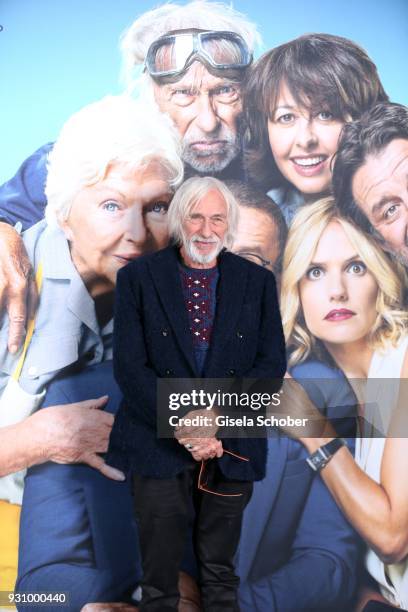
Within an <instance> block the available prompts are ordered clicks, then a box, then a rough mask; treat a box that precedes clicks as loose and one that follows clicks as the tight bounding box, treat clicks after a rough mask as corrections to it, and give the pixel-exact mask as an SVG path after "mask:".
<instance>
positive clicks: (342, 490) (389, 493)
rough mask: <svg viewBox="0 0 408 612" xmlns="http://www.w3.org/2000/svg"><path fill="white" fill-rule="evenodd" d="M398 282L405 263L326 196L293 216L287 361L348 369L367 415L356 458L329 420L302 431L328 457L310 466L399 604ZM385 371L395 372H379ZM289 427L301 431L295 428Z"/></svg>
mask: <svg viewBox="0 0 408 612" xmlns="http://www.w3.org/2000/svg"><path fill="white" fill-rule="evenodd" d="M333 245H335V248H333ZM405 283H406V276H405V273H404V269H403V268H402V267H401V266H399V265H398V264H396V263H395V262H393V261H392V259H391V258H390V257H389V256H388V255H387V254H386V253H385V252H384V251H383V250H382V249H381V248H380V247H379V246H378V245H377V244H376V243H375V242H374V241H373V240H372V239H371V238H370V237H369V236H367V235H366V234H364V233H363V232H362V231H361V230H359V229H358V228H357V227H356V226H355V225H354V224H352V223H351V222H350V221H347V220H345V219H344V218H342V217H340V216H339V213H338V211H337V209H336V207H335V205H334V201H333V200H331V199H323V200H320V201H318V202H316V203H315V204H311V205H308V206H305V207H304V208H303V209H302V210H301V211H299V212H298V213H297V215H296V216H295V218H294V220H293V223H292V226H291V229H290V231H289V237H288V242H287V246H286V250H285V255H284V273H283V277H282V296H281V307H282V312H283V313H284V314H283V323H284V329H285V335H286V339H287V346H288V350H289V355H290V357H289V364H291V365H292V366H294V365H296V364H298V363H303V369H304V370H305V369H307V364H308V361H309V360H310V359H312V358H318V359H320V360H322V361H324V362H329V363H333V365H334V366H335V367H337V368H339V369H340V370H341V371H343V372H344V374H345V375H346V376H347V378H348V380H349V382H350V384H351V386H352V388H353V390H354V392H355V394H356V397H357V399H358V403H359V406H360V416H362V417H364V420H365V425H364V429H363V430H362V431H361V432H360V435H361V436H362V437H361V438H358V439H357V444H356V453H355V459H353V456H352V455H351V453H350V452H349V451H348V450H347V448H346V447H344V446H343V445H342V443H341V441H340V440H339V439H336V438H335V436H336V433H335V431H334V429H332V427H331V426H330V425H327V429H326V430H325V433H324V434H323V435H320V437H315V438H306V437H301V438H300V440H301V442H302V443H303V444H304V445H305V447H306V448H307V450H308V452H309V453H311V457H310V458H311V460H312V461H313V460H316V461H318V459H319V452H320V451H319V449H320V448H321V447H323V451H325V450H327V452H328V455H329V459H330V463H329V465H328V466H327V467H326V464H327V461H323V462H320V463H319V462H318V463H317V464H315V469H317V470H318V471H320V470H321V475H322V478H323V480H324V481H325V483H326V485H327V486H328V487H329V489H330V491H331V492H332V494H333V496H334V498H335V499H336V502H337V503H338V504H339V506H340V508H341V509H342V511H343V512H344V513H345V515H346V516H347V518H348V519H349V520H350V521H351V523H352V524H353V526H354V527H355V528H356V530H357V531H358V532H359V533H360V535H361V536H362V537H363V539H364V540H365V541H366V543H367V547H368V552H367V555H366V568H367V570H368V572H369V573H370V574H371V575H372V577H373V578H374V579H375V580H376V581H377V583H378V585H379V588H380V590H381V593H382V594H383V596H384V597H385V598H386V600H388V601H389V602H390V603H391V604H393V605H397V606H400V607H402V608H404V609H406V608H407V607H408V566H407V554H408V527H407V525H408V488H407V486H406V482H407V481H406V478H405V476H404V475H405V474H406V472H407V469H408V463H407V460H408V441H407V439H406V437H405V438H397V437H396V436H397V435H400V436H404V430H403V425H404V422H403V419H402V418H401V415H402V416H403V414H404V412H405V408H406V406H405V404H404V403H403V400H402V397H403V387H402V386H401V389H400V385H399V380H398V379H399V378H406V377H407V376H408V352H407V349H408V336H407V321H408V315H407V313H406V311H404V310H403V309H402V296H403V290H404V286H405ZM389 378H391V379H397V380H396V381H388V382H387V381H386V380H384V379H389ZM400 391H401V392H400ZM291 398H292V400H293V404H292V408H291V409H292V410H293V406H295V410H296V411H298V412H299V413H301V412H303V411H307V410H308V409H311V414H313V408H311V406H310V401H309V400H308V398H307V396H306V395H305V394H301V395H298V396H296V395H294V396H289V397H287V398H286V400H287V401H288V402H289V403H290V402H291ZM299 400H301V401H299ZM288 405H289V404H288ZM377 406H378V407H377ZM289 433H290V434H291V435H294V436H296V437H299V432H297V433H296V429H291V430H290V431H289ZM406 433H407V428H406V416H405V436H406ZM378 435H382V436H383V437H375V436H378ZM387 435H388V436H390V437H388V438H387V437H386V436H387ZM330 445H331V446H333V445H335V448H331V447H330ZM329 447H330V448H329ZM316 451H317V452H316ZM331 453H332V457H331ZM373 598H376V597H375V596H373Z"/></svg>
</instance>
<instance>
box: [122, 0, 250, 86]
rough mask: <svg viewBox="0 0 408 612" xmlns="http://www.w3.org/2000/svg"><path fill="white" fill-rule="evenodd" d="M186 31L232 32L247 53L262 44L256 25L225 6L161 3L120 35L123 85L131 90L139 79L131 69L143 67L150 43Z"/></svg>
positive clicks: (198, 0) (200, 1) (199, 2)
mask: <svg viewBox="0 0 408 612" xmlns="http://www.w3.org/2000/svg"><path fill="white" fill-rule="evenodd" d="M188 28H199V29H200V30H215V31H221V30H224V31H229V32H235V33H236V34H239V35H240V36H242V38H243V39H244V40H245V42H246V44H247V45H248V48H249V50H250V51H251V52H253V51H254V50H255V49H256V48H260V47H261V44H262V41H261V36H260V34H259V32H258V30H257V26H256V25H255V24H254V23H252V22H251V21H249V20H248V19H247V17H246V16H245V15H244V14H243V13H240V12H239V11H236V10H235V9H233V8H232V6H230V5H228V4H224V3H222V2H207V1H206V0H193V2H189V3H188V4H185V5H180V4H173V3H169V4H164V5H163V6H159V7H158V8H155V9H153V10H151V11H147V12H145V13H143V14H142V15H141V16H140V17H139V18H138V19H136V21H134V22H133V24H132V25H131V26H130V27H129V28H128V29H127V30H126V31H125V32H124V33H123V34H122V36H121V44H120V48H121V52H122V79H123V81H124V83H125V85H126V86H127V87H129V88H130V89H132V88H134V86H135V80H136V79H137V78H138V77H140V70H139V71H138V72H137V70H136V71H135V67H138V66H139V67H140V66H141V65H142V64H143V62H144V61H145V58H146V54H147V51H148V49H149V47H150V45H151V44H152V42H154V41H155V40H157V39H158V38H160V36H163V35H164V34H167V32H171V31H172V30H184V29H188ZM149 80H150V79H149Z"/></svg>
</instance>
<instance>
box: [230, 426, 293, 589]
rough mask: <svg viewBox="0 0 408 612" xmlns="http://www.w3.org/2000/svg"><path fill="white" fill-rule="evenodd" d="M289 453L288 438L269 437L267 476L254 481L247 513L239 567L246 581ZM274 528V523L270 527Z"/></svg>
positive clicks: (266, 525) (242, 532) (240, 545)
mask: <svg viewBox="0 0 408 612" xmlns="http://www.w3.org/2000/svg"><path fill="white" fill-rule="evenodd" d="M287 453H288V438H286V437H280V436H279V435H278V434H277V435H276V437H270V438H268V456H267V464H266V476H265V478H264V479H263V480H261V481H260V482H255V483H254V491H253V494H252V497H251V500H250V502H249V504H248V506H247V507H246V509H245V512H244V519H243V523H242V531H241V539H240V544H239V549H238V557H237V569H238V573H239V576H240V578H241V581H242V582H245V581H246V580H247V579H248V577H249V576H250V574H251V569H252V565H253V562H254V559H255V557H256V553H257V550H258V546H259V544H260V542H261V540H262V536H263V534H264V531H265V529H267V528H268V524H269V522H270V518H269V517H270V515H271V514H272V513H273V506H274V503H275V499H276V496H277V493H278V490H279V485H280V482H281V480H282V476H283V472H284V469H285V463H286V457H287ZM269 528H270V526H269Z"/></svg>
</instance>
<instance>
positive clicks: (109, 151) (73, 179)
mask: <svg viewBox="0 0 408 612" xmlns="http://www.w3.org/2000/svg"><path fill="white" fill-rule="evenodd" d="M153 160H154V161H157V162H158V163H159V164H161V165H162V166H163V168H164V169H165V171H166V175H167V176H168V182H169V186H170V187H172V188H173V189H175V188H176V187H177V186H178V185H179V184H180V183H181V181H182V180H183V163H182V161H181V157H180V143H179V136H178V134H177V131H176V130H175V128H174V127H173V125H172V122H171V121H170V119H169V118H168V117H167V116H166V115H164V114H163V113H159V112H158V111H157V110H156V109H155V108H150V107H148V106H146V105H145V104H142V103H141V102H140V101H135V100H133V99H131V98H130V97H129V96H126V95H123V96H107V97H105V98H103V99H102V100H99V101H98V102H95V103H93V104H89V105H88V106H85V107H84V108H82V109H81V110H80V111H78V112H77V113H75V114H74V115H72V117H70V119H68V121H67V122H66V123H65V125H64V126H63V128H62V130H61V133H60V135H59V137H58V140H57V142H56V143H55V145H54V148H53V149H52V151H51V152H50V154H49V156H48V174H47V181H46V187H45V194H46V196H47V206H46V209H45V217H46V219H47V222H48V223H49V224H52V225H55V224H58V222H60V221H63V220H65V219H67V218H68V216H69V212H70V209H71V206H72V202H73V200H74V198H75V196H76V195H77V194H78V192H79V191H80V190H81V189H82V188H83V187H85V186H88V185H93V184H95V183H97V182H98V181H100V180H103V178H104V177H105V175H106V173H107V171H108V169H109V166H110V165H111V164H117V163H118V164H121V163H123V164H129V165H130V166H131V167H134V168H137V167H143V166H146V165H147V164H148V163H149V162H150V161H153Z"/></svg>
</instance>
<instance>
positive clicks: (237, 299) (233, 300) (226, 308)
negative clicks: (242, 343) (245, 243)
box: [205, 251, 248, 371]
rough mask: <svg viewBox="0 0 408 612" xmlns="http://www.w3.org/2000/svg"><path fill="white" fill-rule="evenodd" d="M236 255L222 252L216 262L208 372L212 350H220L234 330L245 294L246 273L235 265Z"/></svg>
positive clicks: (242, 268)
mask: <svg viewBox="0 0 408 612" xmlns="http://www.w3.org/2000/svg"><path fill="white" fill-rule="evenodd" d="M237 263H240V261H239V260H238V262H237V260H236V255H231V253H228V252H227V251H223V252H222V253H221V254H220V256H219V260H218V265H219V273H220V276H219V280H218V289H217V304H216V310H215V320H214V326H213V333H212V339H211V344H210V349H209V354H208V359H207V364H206V368H205V369H206V371H209V370H210V367H211V358H212V355H213V352H214V350H216V351H220V350H222V347H223V345H224V344H225V343H226V342H227V340H228V338H229V337H230V336H231V334H232V333H233V332H234V330H235V329H236V325H237V321H238V317H239V315H240V312H241V307H242V302H243V300H244V296H245V293H246V284H247V276H248V271H247V268H246V266H242V265H237Z"/></svg>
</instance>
